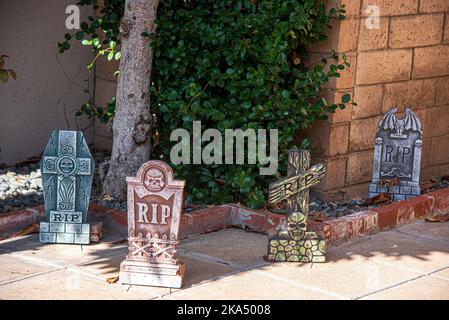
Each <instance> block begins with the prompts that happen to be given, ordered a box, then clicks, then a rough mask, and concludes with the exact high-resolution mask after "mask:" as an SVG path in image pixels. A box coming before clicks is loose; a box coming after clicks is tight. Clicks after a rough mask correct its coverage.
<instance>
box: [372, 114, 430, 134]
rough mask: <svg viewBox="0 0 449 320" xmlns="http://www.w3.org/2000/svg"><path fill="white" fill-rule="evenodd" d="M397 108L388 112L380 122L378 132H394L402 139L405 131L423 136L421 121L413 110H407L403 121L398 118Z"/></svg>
mask: <svg viewBox="0 0 449 320" xmlns="http://www.w3.org/2000/svg"><path fill="white" fill-rule="evenodd" d="M397 111H398V109H397V108H394V109H391V110H390V111H389V112H387V113H386V114H385V115H384V117H383V118H382V120H380V122H379V127H378V129H377V131H379V130H381V129H383V130H394V131H395V134H394V135H395V136H397V137H402V136H403V135H404V131H408V130H411V131H417V132H419V133H421V134H422V129H421V121H420V120H419V119H418V117H416V115H415V114H414V113H413V111H412V110H410V109H408V108H407V109H406V110H405V117H404V118H402V119H398V118H397V117H396V112H397Z"/></svg>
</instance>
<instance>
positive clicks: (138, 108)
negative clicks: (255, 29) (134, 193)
mask: <svg viewBox="0 0 449 320" xmlns="http://www.w3.org/2000/svg"><path fill="white" fill-rule="evenodd" d="M158 2H159V1H158V0H127V1H126V7H125V14H124V16H123V19H122V21H121V25H120V33H121V41H122V48H121V51H122V56H121V59H120V67H119V70H120V73H119V78H118V86H117V97H116V103H117V104H116V111H115V117H114V122H113V127H112V130H113V146H112V156H111V163H110V166H109V171H108V174H107V176H106V179H105V182H104V185H103V187H104V193H105V194H109V195H111V196H113V197H114V198H116V199H119V200H124V199H126V177H129V176H135V175H136V172H137V170H138V169H139V167H140V166H141V165H142V164H143V163H144V162H146V161H148V160H149V158H150V147H151V145H150V142H151V140H150V138H151V129H152V122H153V120H152V116H151V112H150V93H149V90H150V77H151V65H152V60H153V50H152V48H151V47H150V38H149V37H144V36H142V33H143V32H147V33H153V32H154V31H155V29H156V25H155V19H156V16H157V6H158Z"/></svg>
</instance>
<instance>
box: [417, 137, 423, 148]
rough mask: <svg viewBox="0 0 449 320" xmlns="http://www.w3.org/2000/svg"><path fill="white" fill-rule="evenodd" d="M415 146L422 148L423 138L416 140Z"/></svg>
mask: <svg viewBox="0 0 449 320" xmlns="http://www.w3.org/2000/svg"><path fill="white" fill-rule="evenodd" d="M415 146H416V147H417V148H421V147H422V140H419V139H418V140H416V141H415Z"/></svg>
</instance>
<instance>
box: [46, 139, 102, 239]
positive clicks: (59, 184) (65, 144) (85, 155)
mask: <svg viewBox="0 0 449 320" xmlns="http://www.w3.org/2000/svg"><path fill="white" fill-rule="evenodd" d="M93 169H94V162H93V159H92V156H91V155H90V152H89V149H88V147H87V144H86V142H85V140H84V137H83V134H82V133H81V132H77V131H54V132H53V134H52V136H51V138H50V141H49V142H48V144H47V147H46V148H45V151H44V155H43V158H42V162H41V171H42V179H43V181H42V184H43V188H44V202H45V213H46V218H47V221H46V222H42V223H41V226H40V241H41V242H51V243H77V244H88V243H89V227H90V226H89V224H87V223H86V220H87V209H88V207H89V198H90V190H91V186H92V178H93Z"/></svg>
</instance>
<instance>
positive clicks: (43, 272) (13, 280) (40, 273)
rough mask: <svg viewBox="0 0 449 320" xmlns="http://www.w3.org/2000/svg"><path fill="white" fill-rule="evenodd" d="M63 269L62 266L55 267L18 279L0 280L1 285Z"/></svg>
mask: <svg viewBox="0 0 449 320" xmlns="http://www.w3.org/2000/svg"><path fill="white" fill-rule="evenodd" d="M61 270H62V268H60V269H53V270H48V271H42V272H38V273H33V274H30V275H28V276H25V277H21V278H18V279H12V280H9V281H8V280H6V281H5V282H0V287H1V286H6V285H8V284H12V283H16V282H20V281H24V280H28V279H30V278H34V277H39V276H42V275H46V274H49V273H53V272H56V271H61Z"/></svg>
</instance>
